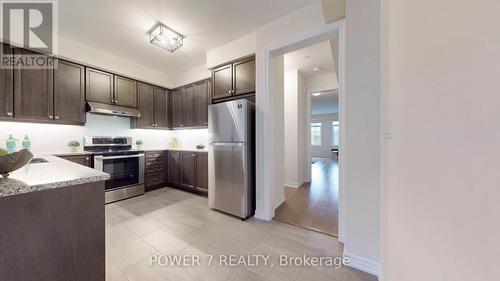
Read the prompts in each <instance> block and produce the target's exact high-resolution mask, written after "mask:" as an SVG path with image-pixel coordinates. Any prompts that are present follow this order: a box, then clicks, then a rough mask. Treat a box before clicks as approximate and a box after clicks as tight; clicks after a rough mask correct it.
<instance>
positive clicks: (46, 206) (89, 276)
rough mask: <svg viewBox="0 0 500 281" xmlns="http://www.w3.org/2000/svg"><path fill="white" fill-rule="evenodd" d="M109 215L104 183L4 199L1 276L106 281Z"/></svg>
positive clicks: (0, 202) (1, 208)
mask: <svg viewBox="0 0 500 281" xmlns="http://www.w3.org/2000/svg"><path fill="white" fill-rule="evenodd" d="M37 165H42V164H37ZM104 214H105V211H104V181H101V182H93V183H86V184H80V185H74V186H71V188H55V189H49V190H42V191H38V192H29V193H25V194H20V195H16V196H8V197H2V198H0V225H2V226H8V227H2V234H1V236H0V249H1V253H2V254H1V255H0V256H1V258H0V259H1V262H0V276H1V277H0V279H1V280H6V281H7V280H51V281H56V280H71V281H91V280H92V281H104V280H105V279H106V250H105V243H106V238H105V237H106V235H105V217H104ZM20 260H22V262H20Z"/></svg>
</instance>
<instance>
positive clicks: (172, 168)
mask: <svg viewBox="0 0 500 281" xmlns="http://www.w3.org/2000/svg"><path fill="white" fill-rule="evenodd" d="M180 161H181V153H180V152H179V151H168V152H167V179H168V180H167V181H168V182H169V183H173V184H180V183H181V180H180V168H181V167H180Z"/></svg>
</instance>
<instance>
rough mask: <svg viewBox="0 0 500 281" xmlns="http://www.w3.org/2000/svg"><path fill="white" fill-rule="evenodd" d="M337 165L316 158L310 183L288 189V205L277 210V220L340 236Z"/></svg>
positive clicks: (332, 161) (324, 159) (336, 162)
mask: <svg viewBox="0 0 500 281" xmlns="http://www.w3.org/2000/svg"><path fill="white" fill-rule="evenodd" d="M338 176H339V175H338V161H337V160H336V159H330V158H313V164H312V171H311V179H312V182H311V183H304V184H303V185H302V186H301V187H300V188H291V187H285V198H286V201H285V202H284V203H283V204H282V205H281V206H280V207H278V209H276V215H275V217H274V219H275V220H277V221H281V222H284V223H288V224H292V225H296V226H299V227H303V228H307V229H312V230H315V231H319V232H321V233H325V234H328V235H332V236H337V235H338Z"/></svg>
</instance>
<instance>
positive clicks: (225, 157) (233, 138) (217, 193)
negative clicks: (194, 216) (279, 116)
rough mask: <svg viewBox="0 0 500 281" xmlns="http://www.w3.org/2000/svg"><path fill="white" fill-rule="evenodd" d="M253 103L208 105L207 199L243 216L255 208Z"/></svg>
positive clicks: (216, 206)
mask: <svg viewBox="0 0 500 281" xmlns="http://www.w3.org/2000/svg"><path fill="white" fill-rule="evenodd" d="M254 120H255V106H254V103H253V102H252V101H250V100H247V99H240V100H234V101H228V102H224V103H218V104H212V105H210V106H209V108H208V133H209V146H208V163H209V164H208V171H209V173H208V179H209V180H208V203H209V206H210V208H213V209H216V210H220V211H222V212H225V213H228V214H231V215H234V216H237V217H240V218H242V219H246V218H248V217H251V216H252V215H253V214H254V210H255V164H254V163H255V162H254V159H255V149H254V143H255V141H254V138H255V137H254V136H255V121H254Z"/></svg>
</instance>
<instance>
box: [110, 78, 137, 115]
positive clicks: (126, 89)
mask: <svg viewBox="0 0 500 281" xmlns="http://www.w3.org/2000/svg"><path fill="white" fill-rule="evenodd" d="M114 93H115V95H114V100H115V101H114V103H115V104H116V105H120V106H126V107H133V108H137V82H136V81H135V80H133V79H129V78H125V77H121V76H117V75H115V91H114Z"/></svg>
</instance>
